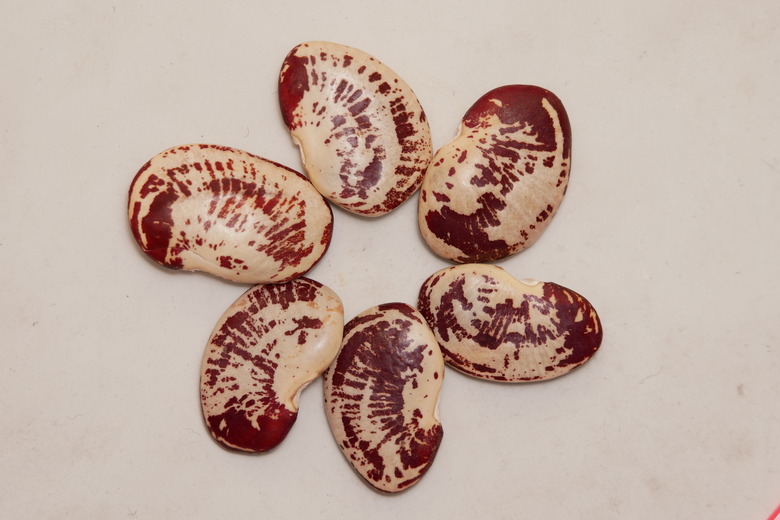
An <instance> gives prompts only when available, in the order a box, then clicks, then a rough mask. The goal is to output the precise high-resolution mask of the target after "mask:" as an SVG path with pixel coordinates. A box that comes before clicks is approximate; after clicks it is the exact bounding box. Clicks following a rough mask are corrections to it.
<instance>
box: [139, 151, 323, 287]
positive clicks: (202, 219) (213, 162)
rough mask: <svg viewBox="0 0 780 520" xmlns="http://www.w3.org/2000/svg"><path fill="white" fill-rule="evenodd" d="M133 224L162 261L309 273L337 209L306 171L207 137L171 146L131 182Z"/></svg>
mask: <svg viewBox="0 0 780 520" xmlns="http://www.w3.org/2000/svg"><path fill="white" fill-rule="evenodd" d="M128 216H129V219H130V228H131V230H132V232H133V236H134V237H135V240H136V242H137V243H138V245H139V246H140V248H141V250H142V251H143V252H144V253H145V254H146V255H148V256H149V257H150V258H152V259H153V260H154V261H155V262H157V263H159V264H161V265H163V266H165V267H168V268H171V269H183V270H186V271H205V272H208V273H211V274H213V275H216V276H219V277H221V278H225V279H227V280H231V281H235V282H242V283H268V282H273V283H277V282H285V281H288V280H292V279H293V278H296V277H298V276H301V275H302V274H304V273H306V272H307V271H308V270H309V269H311V268H312V266H313V265H314V264H315V263H317V261H319V259H320V258H321V257H322V255H323V254H325V251H326V250H327V248H328V245H329V244H330V239H331V235H332V232H333V213H332V212H331V209H330V206H329V205H328V203H327V202H326V201H325V200H324V199H323V198H322V196H321V195H320V194H319V193H318V192H317V190H315V189H314V187H313V186H312V185H311V183H310V182H309V181H308V180H307V179H306V178H305V177H304V176H303V175H301V174H300V173H298V172H295V171H293V170H291V169H289V168H287V167H285V166H282V165H280V164H277V163H274V162H272V161H268V160H266V159H263V158H261V157H257V156H255V155H252V154H249V153H247V152H244V151H241V150H237V149H233V148H228V147H225V146H215V145H208V144H193V145H186V146H177V147H174V148H170V149H168V150H166V151H164V152H162V153H160V154H158V155H157V156H155V157H154V158H152V159H151V160H150V161H149V162H148V163H146V164H145V165H144V166H143V167H142V168H141V169H140V171H139V172H138V173H137V174H136V176H135V178H134V180H133V183H132V185H131V186H130V193H129V202H128Z"/></svg>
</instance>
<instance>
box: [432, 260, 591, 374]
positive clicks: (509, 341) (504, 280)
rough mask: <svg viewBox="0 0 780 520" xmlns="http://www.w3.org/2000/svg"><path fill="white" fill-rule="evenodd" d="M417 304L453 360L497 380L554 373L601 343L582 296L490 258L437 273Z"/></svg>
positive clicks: (458, 365) (582, 359)
mask: <svg viewBox="0 0 780 520" xmlns="http://www.w3.org/2000/svg"><path fill="white" fill-rule="evenodd" d="M418 309H419V310H420V312H421V313H422V315H423V316H425V319H426V321H427V322H428V323H429V324H430V326H431V329H432V330H433V333H434V334H435V336H436V339H437V340H438V342H439V345H440V346H441V349H442V354H443V356H444V359H445V361H446V362H447V364H449V365H450V366H452V367H454V368H456V369H458V370H460V371H462V372H464V373H466V374H469V375H472V376H475V377H479V378H482V379H489V380H492V381H500V382H527V381H540V380H545V379H552V378H555V377H558V376H561V375H563V374H566V373H568V372H570V371H571V370H572V369H574V368H576V367H578V366H580V365H582V364H583V363H585V362H586V361H587V360H588V359H590V358H591V356H593V354H595V353H596V350H598V348H599V346H600V345H601V339H602V328H601V322H600V320H599V317H598V314H597V313H596V310H595V309H594V308H593V306H592V305H591V304H590V302H588V301H587V300H586V299H585V298H583V297H582V296H581V295H579V294H577V293H576V292H574V291H572V290H570V289H567V288H565V287H562V286H560V285H558V284H555V283H551V282H537V281H535V280H517V279H515V278H514V277H512V276H511V275H510V274H509V273H507V272H506V271H504V270H503V269H501V268H500V267H497V266H493V265H488V264H465V265H459V266H454V267H448V268H445V269H442V270H440V271H438V272H436V273H434V274H433V275H431V276H430V277H429V278H428V279H427V280H426V281H425V283H423V285H422V287H421V289H420V295H419V301H418Z"/></svg>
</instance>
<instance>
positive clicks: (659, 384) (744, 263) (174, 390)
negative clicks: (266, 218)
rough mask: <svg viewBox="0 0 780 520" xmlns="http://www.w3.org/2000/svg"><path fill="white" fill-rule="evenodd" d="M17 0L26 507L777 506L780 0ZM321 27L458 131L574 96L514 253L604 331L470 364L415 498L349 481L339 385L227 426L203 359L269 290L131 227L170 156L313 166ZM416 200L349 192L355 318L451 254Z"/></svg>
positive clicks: (4, 475)
mask: <svg viewBox="0 0 780 520" xmlns="http://www.w3.org/2000/svg"><path fill="white" fill-rule="evenodd" d="M4 4H5V7H6V9H4V10H3V11H4V14H3V16H2V17H1V18H0V49H2V50H0V70H1V71H2V83H1V84H0V89H1V90H0V165H2V166H1V167H0V264H1V266H2V269H1V270H0V342H1V343H2V345H1V346H2V351H1V352H0V353H1V356H0V440H2V449H1V450H0V509H2V511H3V513H2V516H3V518H25V519H27V518H57V519H61V518H79V519H83V518H124V517H133V518H278V519H286V518H369V517H370V518H376V519H382V518H388V519H389V518H393V519H398V518H450V519H460V518H464V519H465V518H476V517H478V518H491V519H509V518H512V519H515V518H549V519H564V518H565V519H568V518H578V519H612V518H614V519H618V518H619V519H626V518H628V519H632V520H637V519H657V518H663V519H672V518H675V519H676V518H679V519H690V518H702V517H706V518H709V519H715V520H719V519H723V520H726V519H736V518H739V519H759V520H765V519H766V517H767V516H768V515H769V514H770V513H771V511H772V510H773V509H774V508H775V507H776V506H777V504H778V502H780V442H778V439H780V399H779V398H780V377H778V373H779V372H780V334H779V333H778V323H780V310H778V309H779V308H780V307H779V306H778V291H780V281H779V280H778V274H777V272H778V271H777V265H778V260H777V259H778V254H779V253H780V247H779V245H778V239H779V238H780V237H779V234H778V223H780V204H779V203H778V195H780V152H778V150H779V149H780V140H779V139H778V138H780V103H778V101H777V99H778V98H777V95H778V92H780V58H779V56H780V4H778V3H777V2H776V1H774V0H765V1H760V0H750V1H742V2H727V1H708V2H704V1H697V2H693V1H689V2H681V1H678V0H675V1H653V2H622V1H604V2H598V3H596V2H575V1H569V2H566V1H549V2H526V1H514V0H512V1H505V2H485V3H476V2H472V1H468V2H464V1H448V2H423V1H415V2H403V1H394V2H375V3H372V2H343V1H342V2H301V1H299V2H252V1H244V2H231V1H226V2H212V1H209V2H207V1H194V2H184V1H177V2H164V1H163V2H109V1H106V2H87V1H76V0H70V1H65V2H54V1H50V2H49V1H43V0H30V1H25V2H8V1H6V2H4ZM12 4H13V5H12ZM597 5H598V7H597ZM313 39H325V40H332V41H337V42H340V43H343V44H347V45H351V46H355V47H358V48H361V49H363V50H365V51H367V52H369V53H371V54H373V55H374V56H376V57H378V58H379V59H380V60H382V61H384V62H385V63H386V64H388V65H389V66H390V67H392V68H394V69H395V70H396V71H397V72H398V73H399V74H401V75H402V76H403V77H404V79H406V81H407V82H409V83H410V84H411V85H412V87H413V88H414V90H415V92H416V93H417V95H418V97H419V98H420V100H421V102H422V104H423V106H424V107H425V110H426V112H427V114H428V117H429V120H430V123H431V129H432V133H433V140H434V146H435V147H436V148H438V147H439V146H441V145H442V144H444V143H445V142H446V141H448V140H449V139H450V138H452V137H453V136H454V133H455V131H456V128H457V126H458V123H459V120H460V117H461V116H462V114H463V113H464V112H465V110H466V109H467V108H468V107H469V106H470V105H471V104H472V103H473V102H474V101H475V100H476V99H477V98H478V97H479V96H480V95H482V94H483V93H484V92H486V91H488V90H490V89H492V88H494V87H496V86H500V85H503V84H508V83H531V84H537V85H540V86H543V87H546V88H548V89H550V90H552V91H554V92H555V93H556V94H557V95H558V96H559V97H560V98H561V99H562V100H563V102H564V104H565V106H566V107H567V110H568V113H569V117H570V119H571V122H572V129H573V157H574V161H573V168H572V176H571V181H570V185H569V191H568V194H567V196H566V199H565V201H564V203H563V205H562V207H561V209H560V211H559V213H558V215H557V216H556V218H555V219H554V220H553V222H552V224H551V226H550V227H549V228H548V231H547V232H546V233H545V235H544V236H543V237H542V239H541V240H540V241H539V242H537V243H536V244H535V245H534V246H532V247H531V248H530V249H529V250H527V251H526V252H523V253H521V254H519V255H517V256H515V257H513V258H511V259H508V260H505V261H503V262H501V263H500V265H501V266H502V267H504V268H505V269H507V270H508V271H510V272H511V273H513V274H514V275H515V276H517V277H519V278H525V277H532V278H538V279H541V280H549V281H556V282H558V283H561V284H563V285H566V286H568V287H570V288H572V289H574V290H576V291H579V292H580V293H582V294H583V295H585V296H586V297H587V298H588V299H589V300H590V301H591V302H592V303H593V304H594V305H595V306H596V308H597V309H598V311H599V313H600V315H601V318H602V321H603V325H604V329H605V337H604V343H603V345H602V348H601V350H600V351H599V353H598V354H597V355H596V356H595V357H594V358H593V359H592V360H591V361H590V362H589V363H588V364H586V365H585V366H583V367H582V368H580V369H578V370H577V371H575V372H573V373H572V374H569V375H567V376H565V377H563V378H560V379H557V380H553V381H551V382H548V383H541V384H532V385H520V386H502V385H496V384H490V383H485V382H481V381H478V380H475V379H470V378H467V377H466V376H462V375H460V374H458V373H455V372H454V371H452V370H448V371H447V374H446V378H445V382H444V392H443V395H442V401H441V415H442V420H443V423H444V429H445V438H444V442H443V444H442V446H441V449H440V451H439V454H438V457H437V459H436V462H435V464H434V465H433V467H432V468H431V470H430V471H429V473H428V474H427V475H426V476H425V478H424V479H423V480H422V481H421V482H420V483H419V484H418V485H417V486H415V487H414V488H413V489H411V490H409V491H407V492H404V493H402V494H400V495H398V496H384V495H379V494H377V493H375V492H373V491H372V490H370V489H369V488H368V487H366V486H364V485H363V484H362V482H361V480H360V479H359V477H357V475H356V474H354V473H353V472H352V470H351V469H350V467H349V466H348V464H347V462H346V460H345V459H344V458H343V456H342V455H341V453H340V452H339V450H338V449H337V447H336V444H335V443H334V441H333V439H332V438H331V436H330V432H329V430H328V428H327V425H326V422H325V416H324V411H323V408H322V404H321V383H320V382H319V381H318V382H316V383H315V384H313V385H312V386H311V387H310V388H308V389H307V391H306V392H305V393H304V395H303V397H302V400H301V413H300V415H299V418H298V422H297V423H296V425H295V427H294V428H293V430H292V431H291V433H290V435H289V437H288V438H287V439H286V440H285V442H284V443H283V444H282V445H281V446H280V447H279V448H278V449H277V450H275V451H273V452H271V453H268V454H265V455H262V456H247V455H240V454H235V453H230V452H228V451H226V450H223V449H221V448H220V447H218V445H217V444H216V443H215V442H213V441H212V439H211V438H210V436H209V435H208V433H207V431H206V429H205V427H204V425H203V423H202V419H201V416H200V408H199V397H198V395H199V394H198V373H199V365H200V360H201V355H202V352H203V348H204V346H205V342H206V340H207V339H208V336H209V334H210V332H211V329H212V327H213V325H214V323H215V322H216V320H217V318H218V317H219V316H220V315H221V314H222V312H223V311H224V310H225V308H226V307H227V306H228V305H229V304H230V303H231V302H232V301H233V300H234V299H235V298H237V297H238V296H239V295H240V294H241V293H242V292H243V291H244V290H245V289H246V287H243V286H239V285H234V284H230V283H226V282H222V281H219V280H217V279H214V278H210V277H208V276H207V275H203V274H190V273H181V272H173V271H167V270H165V269H162V268H159V267H157V266H156V265H154V264H152V263H151V262H150V261H148V260H147V259H146V258H145V257H144V256H143V255H142V254H141V253H140V252H139V250H138V249H137V247H136V245H135V243H134V241H133V239H132V236H131V234H130V232H129V228H128V225H127V217H126V196H127V195H126V193H127V189H128V187H129V183H130V181H131V180H132V177H133V175H134V174H135V172H136V171H137V170H138V168H139V167H140V166H141V165H142V164H143V163H145V162H146V161H147V160H148V159H150V158H151V157H152V156H153V155H155V154H156V153H158V152H160V151H162V150H163V149H165V148H168V147H170V146H174V145H178V144H185V143H191V142H208V143H216V144H223V145H228V146H234V147H238V148H242V149H245V150H247V151H250V152H253V153H256V154H259V155H262V156H265V157H267V158H269V159H273V160H276V161H279V162H282V163H285V164H288V165H290V166H292V167H294V168H296V169H300V168H301V166H300V160H299V155H298V151H297V149H296V148H295V147H294V146H293V144H292V143H291V141H290V138H289V136H288V134H287V132H286V129H285V128H284V126H283V124H282V120H281V116H280V113H279V109H278V106H277V101H276V81H277V76H278V71H279V67H280V65H281V61H282V59H283V58H284V56H285V55H286V53H287V52H288V51H289V50H290V49H291V48H292V47H293V46H295V45H296V44H298V43H300V42H302V41H306V40H313ZM415 206H416V196H415V198H414V199H412V201H410V202H408V203H406V204H405V205H404V206H402V207H401V208H400V209H399V210H397V211H396V212H394V213H392V214H390V215H388V216H387V217H384V218H382V219H380V220H364V219H359V218H357V217H353V216H351V215H349V214H346V213H344V212H343V211H338V210H337V211H335V235H334V239H333V243H332V245H331V249H330V251H329V252H328V253H327V255H326V256H325V258H324V259H323V261H322V262H321V263H320V264H319V265H318V266H317V267H316V268H315V269H314V270H313V271H311V272H310V273H309V275H310V276H311V277H312V278H315V279H317V280H319V281H321V282H323V283H325V284H327V285H329V286H331V287H332V288H333V289H335V290H336V291H337V292H338V293H339V294H340V296H341V297H342V299H343V301H344V304H345V307H346V314H347V319H349V318H351V317H352V316H354V315H355V314H357V313H358V312H360V311H362V310H364V309H365V308H367V307H370V306H372V305H375V304H379V303H384V302H389V301H403V302H407V303H414V301H415V298H416V294H417V291H418V289H419V286H420V284H421V283H422V281H423V280H424V279H425V278H426V277H427V276H428V275H429V274H431V273H432V272H434V271H435V270H438V269H440V268H442V267H445V266H446V265H448V264H447V263H446V262H444V261H443V260H441V259H439V258H437V257H435V256H434V255H433V254H432V253H431V252H429V250H428V249H427V247H426V246H425V245H424V243H423V242H422V241H421V239H420V237H419V235H418V232H417V228H416V217H415ZM229 515H230V516H229Z"/></svg>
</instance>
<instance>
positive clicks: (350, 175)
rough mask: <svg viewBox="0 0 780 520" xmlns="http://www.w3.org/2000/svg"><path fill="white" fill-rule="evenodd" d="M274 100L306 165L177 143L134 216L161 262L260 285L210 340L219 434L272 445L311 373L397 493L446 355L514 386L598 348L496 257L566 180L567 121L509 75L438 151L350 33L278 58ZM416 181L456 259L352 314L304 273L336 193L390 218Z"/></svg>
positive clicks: (205, 396)
mask: <svg viewBox="0 0 780 520" xmlns="http://www.w3.org/2000/svg"><path fill="white" fill-rule="evenodd" d="M279 104H280V107H281V112H282V118H283V121H284V124H285V125H286V127H287V129H288V130H289V132H290V135H291V137H292V139H293V142H294V143H296V144H297V145H298V146H299V147H300V150H301V158H302V163H303V168H304V171H305V175H303V174H301V173H299V172H296V171H295V170H293V169H291V168H288V167H286V166H284V165H280V164H277V163H275V162H273V161H269V160H267V159H264V158H262V157H259V156H256V155H253V154H250V153H248V152H245V151H242V150H237V149H234V148H230V147H226V146H218V145H211V144H190V145H183V146H176V147H173V148H170V149H168V150H165V151H164V152H161V153H160V154H158V155H156V156H155V157H153V158H152V159H151V160H149V161H148V162H147V163H146V164H144V165H143V166H142V167H141V168H140V170H139V171H138V173H137V174H136V175H135V177H134V179H133V182H132V183H131V187H130V191H129V201H128V218H129V221H130V227H131V230H132V232H133V235H134V237H135V239H136V242H137V243H138V246H139V247H140V249H141V251H143V253H145V254H146V255H147V256H149V257H150V258H151V259H152V260H154V261H155V262H157V263H158V264H160V265H162V266H164V267H167V268H170V269H177V270H189V271H204V272H207V273H210V274H212V275H215V276H219V277H221V278H225V279H228V280H231V281H235V282H239V283H246V284H250V285H251V287H250V288H249V289H248V290H247V291H246V292H245V293H244V294H242V295H241V296H240V297H239V298H238V299H237V300H236V301H235V302H234V303H233V304H232V305H231V306H230V307H229V308H228V309H227V310H226V312H225V313H224V314H223V316H222V317H221V318H220V319H219V321H218V323H217V325H216V326H215V328H214V331H213V333H212V335H211V337H210V338H209V340H208V343H207V347H206V350H205V353H204V356H203V362H202V367H201V382H200V386H201V405H202V411H203V416H204V419H205V423H206V425H207V428H208V430H209V431H210V433H211V435H212V436H213V437H214V439H215V440H216V441H217V442H218V443H220V444H221V445H223V446H225V447H226V448H229V449H233V450H240V451H246V452H265V451H268V450H271V449H273V448H274V447H276V446H278V445H279V443H281V442H282V441H283V440H284V438H285V437H286V436H287V433H288V432H289V431H290V429H291V428H292V426H293V425H294V423H295V420H296V418H297V414H298V399H299V396H300V393H301V392H302V391H303V390H304V388H305V387H306V386H307V385H309V384H310V383H311V382H312V381H313V380H315V379H316V378H318V377H319V376H321V375H322V376H323V377H324V379H325V386H324V388H325V390H324V392H325V395H324V402H325V411H326V416H327V420H328V424H329V425H330V429H331V431H332V433H333V437H334V439H335V441H336V444H337V445H338V447H339V448H340V449H341V451H342V452H343V454H344V456H345V458H346V460H347V461H348V462H349V464H350V465H351V466H352V467H353V468H354V470H355V471H356V472H357V474H358V475H360V476H361V477H362V478H363V479H364V480H365V482H366V483H367V484H369V485H370V486H371V487H372V488H374V489H376V490H378V491H381V492H387V493H395V492H398V491H402V490H404V489H408V488H409V487H410V486H412V485H414V484H415V483H417V482H418V481H419V480H420V479H421V478H422V477H423V475H424V474H425V473H426V472H427V471H428V469H429V468H430V466H431V464H432V463H433V461H434V458H435V456H436V453H437V451H438V448H439V445H440V443H441V442H442V439H443V435H444V430H443V428H442V424H441V421H440V420H439V411H438V403H439V395H440V390H441V386H442V380H443V377H444V372H445V371H444V366H445V363H446V364H447V365H448V366H450V367H452V368H454V369H456V370H458V371H461V372H463V373H465V374H468V375H470V376H473V377H477V378H481V379H484V380H488V381H494V382H502V383H523V382H530V381H540V380H547V379H552V378H555V377H559V376H561V375H563V374H566V373H568V372H570V371H571V370H572V369H574V368H576V367H578V366H581V365H582V364H583V363H585V362H586V361H587V360H588V359H590V358H591V357H592V356H593V355H594V354H595V353H596V351H597V350H598V348H599V347H600V345H601V341H602V335H603V333H602V328H601V322H600V320H599V317H598V314H597V313H596V311H595V309H594V308H593V306H592V305H591V304H590V302H588V300H586V299H585V298H584V297H583V296H581V295H580V294H578V293H576V292H574V291H572V290H570V289H567V288H565V287H562V286H560V285H557V284H555V283H552V282H538V281H535V280H530V279H525V280H518V279H516V278H514V277H513V276H512V275H511V274H509V273H508V272H506V271H504V270H503V269H502V268H501V267H499V266H496V265H492V264H489V263H487V262H496V261H500V260H501V259H504V258H506V257H508V256H510V255H514V254H517V253H519V252H520V251H522V250H524V249H526V248H527V247H529V246H531V245H532V244H533V243H534V242H535V241H536V240H537V239H538V238H539V236H540V235H541V234H542V232H543V231H544V230H545V229H546V228H547V226H548V225H549V223H550V221H551V220H552V218H553V216H554V215H555V213H556V211H557V209H558V206H559V205H560V203H561V201H562V199H563V197H564V194H565V193H566V188H567V185H568V181H569V171H570V165H571V128H570V125H569V120H568V117H567V115H566V111H565V109H564V107H563V104H562V103H561V101H560V100H559V99H558V98H557V97H556V96H555V95H554V94H553V93H552V92H550V91H548V90H545V89H543V88H540V87H536V86H531V85H507V86H503V87H499V88H496V89H493V90H491V91H490V92H488V93H486V94H485V95H484V96H482V97H481V98H480V99H479V100H477V101H476V102H475V103H474V105H473V106H472V107H471V108H470V109H469V110H468V111H467V112H466V113H465V115H464V117H463V119H462V122H461V127H460V132H459V134H458V136H457V137H456V138H455V139H453V140H452V141H450V142H449V143H447V144H445V145H444V146H443V147H442V148H441V149H440V150H438V151H437V152H436V153H435V154H433V151H432V147H431V136H430V129H429V126H428V121H427V118H426V116H425V112H424V111H423V109H422V106H421V105H420V103H419V101H418V99H417V98H416V96H415V94H414V92H412V89H411V88H410V87H409V85H408V84H407V83H406V82H405V81H404V80H403V79H401V78H400V77H399V76H398V75H397V74H396V73H395V72H394V71H393V70H391V69H390V68H389V67H387V66H386V65H384V64H383V63H381V62H380V61H379V60H377V59H376V58H374V57H372V56H370V55H369V54H367V53H365V52H363V51H361V50H358V49H354V48H351V47H347V46H344V45H340V44H336V43H330V42H319V41H313V42H306V43H302V44H300V45H298V46H296V47H295V48H294V49H293V50H292V51H290V53H289V54H288V55H287V57H286V58H285V59H284V62H283V64H282V68H281V72H280V75H279ZM418 190H420V197H419V201H418V224H419V228H420V233H421V235H422V237H423V239H424V240H425V242H426V243H427V244H428V246H430V248H431V250H432V251H434V252H435V253H436V254H437V255H439V256H440V257H442V259H444V260H446V261H450V262H452V263H454V264H455V265H451V266H449V267H445V268H443V269H441V270H440V271H437V272H436V273H433V274H432V275H431V276H430V277H429V278H428V279H427V280H425V281H424V282H423V283H422V285H421V288H420V292H419V298H418V301H417V302H415V306H410V305H407V304H405V303H383V304H380V305H377V306H375V307H372V308H370V309H367V310H365V311H364V312H362V313H360V314H358V315H357V316H355V317H354V318H352V319H351V320H350V321H349V322H348V323H346V324H345V323H344V307H343V305H342V301H341V300H340V299H339V296H338V295H337V294H336V293H335V292H334V291H333V290H331V289H330V288H328V287H325V286H324V285H322V284H321V283H319V282H317V281H315V280H312V279H309V278H306V277H305V276H304V275H305V274H306V273H307V272H308V271H309V270H310V269H311V268H312V267H313V266H314V265H315V264H316V263H317V262H318V261H319V260H320V259H321V258H322V257H323V255H325V254H326V252H327V250H328V247H329V245H330V240H331V236H332V232H333V212H332V210H331V207H330V204H331V203H332V204H335V205H338V206H339V207H341V208H343V209H345V210H347V211H349V212H352V213H355V214H357V215H362V216H367V217H381V216H383V215H387V214H388V213H390V212H392V211H393V210H394V209H396V208H397V207H398V206H399V205H401V204H403V203H404V202H405V201H406V200H408V199H409V198H410V197H411V196H412V195H413V194H414V193H415V192H417V191H418Z"/></svg>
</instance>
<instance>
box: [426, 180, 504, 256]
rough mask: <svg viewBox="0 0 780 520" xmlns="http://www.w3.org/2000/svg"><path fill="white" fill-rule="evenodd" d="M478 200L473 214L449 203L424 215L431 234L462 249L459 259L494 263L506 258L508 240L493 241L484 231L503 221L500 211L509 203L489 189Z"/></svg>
mask: <svg viewBox="0 0 780 520" xmlns="http://www.w3.org/2000/svg"><path fill="white" fill-rule="evenodd" d="M477 202H478V203H479V209H477V210H476V211H475V212H474V213H473V214H471V215H463V214H461V213H458V212H456V211H454V210H453V209H451V208H450V207H449V206H442V208H441V210H439V211H429V212H428V213H427V214H426V215H425V222H426V224H427V226H428V229H430V231H431V233H433V234H434V235H436V236H437V237H439V238H440V239H441V240H443V241H444V242H445V243H447V244H449V245H451V246H453V247H455V248H457V249H459V250H460V251H461V252H462V254H460V255H458V261H460V262H491V261H494V260H499V259H501V258H504V257H505V256H506V253H507V251H508V250H509V244H507V242H506V241H505V240H493V239H491V238H490V236H489V235H488V233H487V232H486V231H485V229H487V228H489V227H491V226H497V225H498V224H499V223H500V219H499V218H498V216H497V213H498V212H499V211H501V210H503V209H504V208H505V207H506V203H505V202H504V201H503V200H501V199H499V198H497V197H496V196H495V195H494V194H492V193H489V192H488V193H483V194H482V195H480V197H479V198H478V199H477Z"/></svg>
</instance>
